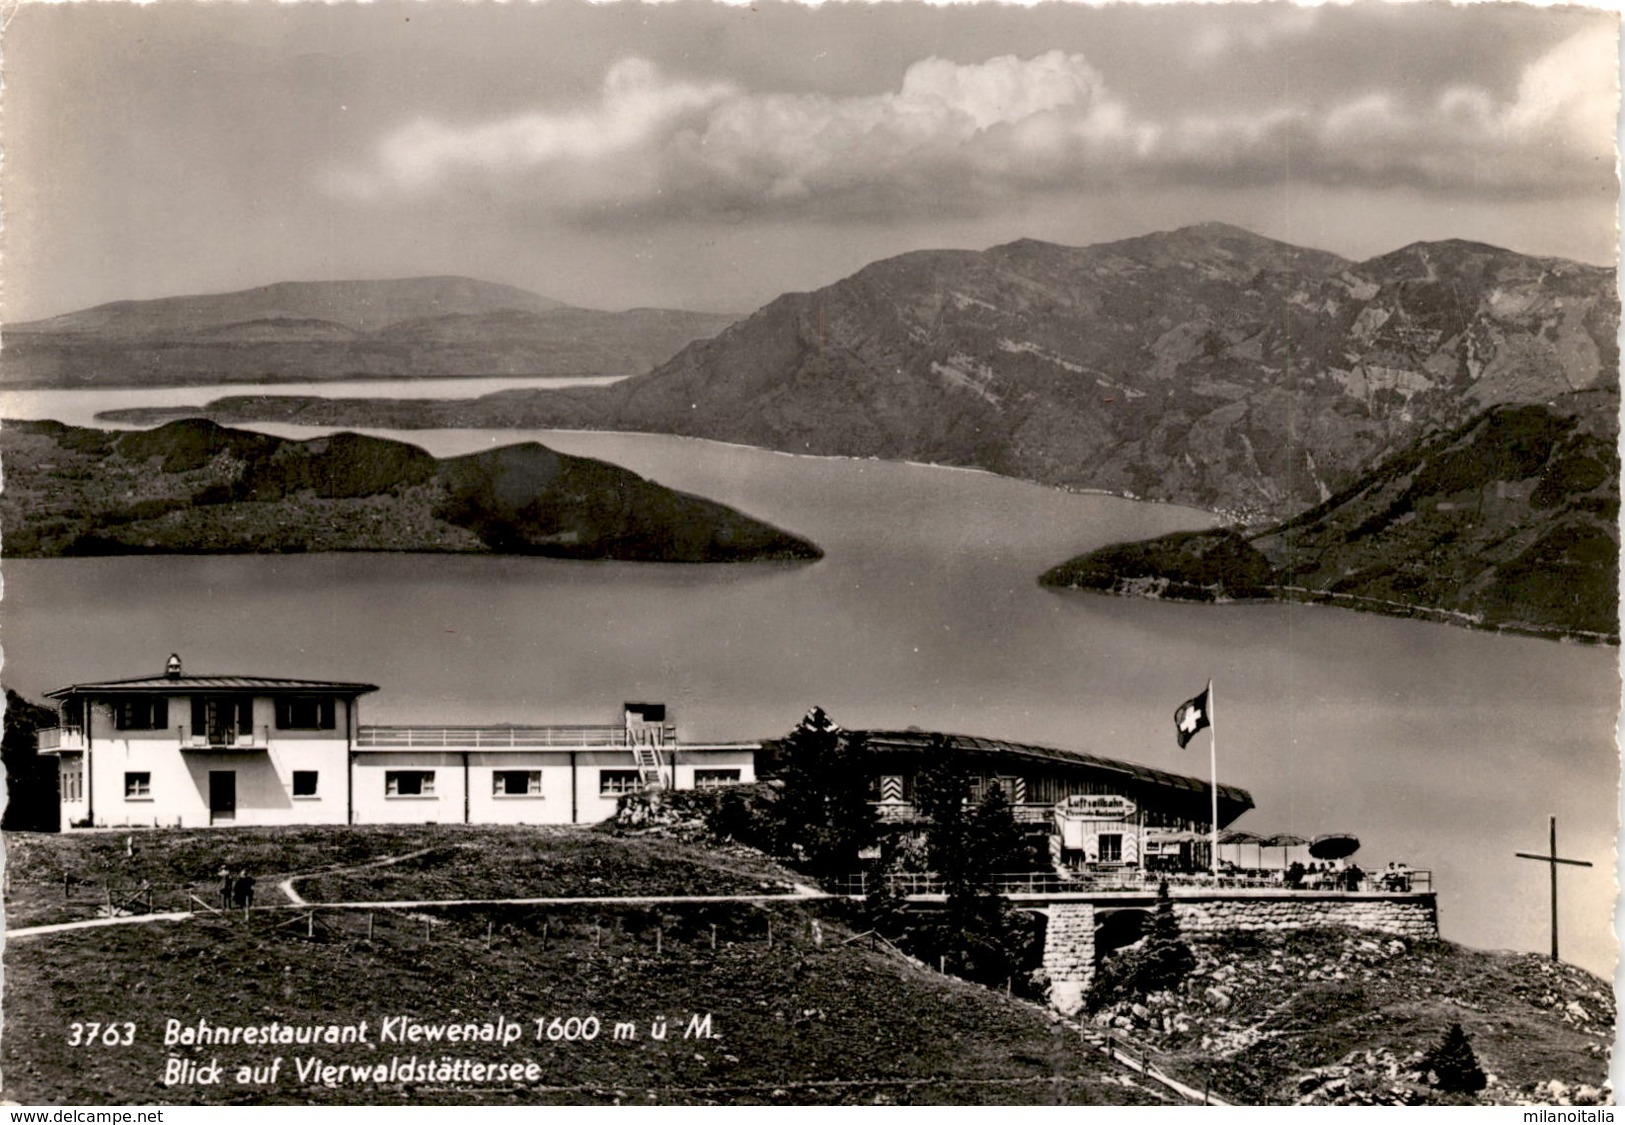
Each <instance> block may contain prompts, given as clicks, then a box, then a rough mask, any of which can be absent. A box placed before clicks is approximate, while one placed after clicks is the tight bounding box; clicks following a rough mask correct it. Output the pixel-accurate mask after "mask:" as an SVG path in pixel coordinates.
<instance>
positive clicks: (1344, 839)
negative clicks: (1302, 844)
mask: <svg viewBox="0 0 1625 1125" xmlns="http://www.w3.org/2000/svg"><path fill="white" fill-rule="evenodd" d="M1359 850H1360V838H1359V837H1358V836H1353V835H1350V834H1349V833H1347V832H1328V833H1326V834H1325V835H1324V836H1316V837H1315V839H1314V842H1313V843H1311V844H1310V845H1309V854H1310V855H1312V856H1314V857H1315V858H1316V859H1346V858H1347V857H1349V856H1351V855H1353V854H1354V853H1355V852H1357V851H1359Z"/></svg>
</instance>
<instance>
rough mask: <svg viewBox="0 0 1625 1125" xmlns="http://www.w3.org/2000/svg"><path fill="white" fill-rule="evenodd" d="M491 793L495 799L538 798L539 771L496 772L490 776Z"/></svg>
mask: <svg viewBox="0 0 1625 1125" xmlns="http://www.w3.org/2000/svg"><path fill="white" fill-rule="evenodd" d="M491 791H492V794H493V795H494V796H497V797H540V796H541V795H542V771H541V770H497V771H495V772H494V773H493V774H492V775H491Z"/></svg>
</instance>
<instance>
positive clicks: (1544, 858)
mask: <svg viewBox="0 0 1625 1125" xmlns="http://www.w3.org/2000/svg"><path fill="white" fill-rule="evenodd" d="M1512 854H1513V855H1515V856H1517V857H1518V858H1519V859H1538V860H1540V861H1541V862H1543V863H1545V864H1546V866H1548V867H1549V868H1551V871H1552V960H1553V961H1556V960H1557V865H1558V864H1560V863H1566V864H1568V865H1569V866H1571V867H1590V866H1591V863H1590V861H1589V860H1584V859H1559V858H1558V855H1557V818H1556V817H1555V816H1554V817H1552V845H1551V848H1550V850H1549V851H1548V852H1547V853H1546V854H1545V855H1533V854H1531V853H1529V852H1513V853H1512Z"/></svg>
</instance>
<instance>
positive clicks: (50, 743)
mask: <svg viewBox="0 0 1625 1125" xmlns="http://www.w3.org/2000/svg"><path fill="white" fill-rule="evenodd" d="M34 736H35V740H36V743H37V744H38V746H39V748H40V749H41V750H83V749H84V748H85V729H84V728H83V727H41V728H40V729H39V730H37V731H35V732H34Z"/></svg>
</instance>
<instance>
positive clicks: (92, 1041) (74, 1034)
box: [68, 1021, 135, 1047]
mask: <svg viewBox="0 0 1625 1125" xmlns="http://www.w3.org/2000/svg"><path fill="white" fill-rule="evenodd" d="M134 1042H135V1024H133V1023H130V1022H128V1021H125V1022H123V1023H70V1024H69V1025H68V1046H70V1047H95V1046H102V1047H128V1046H129V1045H130V1044H132V1043H134Z"/></svg>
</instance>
